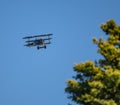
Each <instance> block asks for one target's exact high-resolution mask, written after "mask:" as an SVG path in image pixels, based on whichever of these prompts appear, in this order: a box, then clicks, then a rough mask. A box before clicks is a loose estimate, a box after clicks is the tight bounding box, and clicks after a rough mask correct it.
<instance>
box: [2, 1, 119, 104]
mask: <svg viewBox="0 0 120 105" xmlns="http://www.w3.org/2000/svg"><path fill="white" fill-rule="evenodd" d="M119 5H120V1H119V0H109V1H108V0H99V1H98V0H91V1H88V0H0V105H67V103H69V102H70V100H68V99H67V94H65V92H64V89H65V87H66V83H65V82H66V81H67V80H68V79H71V78H72V76H73V75H74V74H75V73H74V71H73V66H74V63H79V62H85V61H87V60H93V61H94V60H95V59H98V58H100V57H101V56H100V55H99V54H97V47H96V46H95V45H94V44H93V43H92V38H93V37H97V38H100V37H104V33H103V32H102V31H101V29H100V24H101V23H104V22H106V21H108V20H109V19H114V20H115V21H116V23H117V24H119V25H120V14H119V11H120V7H119ZM46 33H53V34H54V35H53V36H52V37H53V39H52V44H51V45H48V46H47V49H41V50H37V49H36V47H33V48H27V47H24V46H23V45H24V40H23V39H22V37H24V36H29V35H30V36H31V35H38V34H46Z"/></svg>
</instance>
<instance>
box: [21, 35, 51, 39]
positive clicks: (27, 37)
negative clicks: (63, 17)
mask: <svg viewBox="0 0 120 105" xmlns="http://www.w3.org/2000/svg"><path fill="white" fill-rule="evenodd" d="M51 35H53V34H43V35H35V36H26V37H23V39H29V38H35V37H44V36H51Z"/></svg>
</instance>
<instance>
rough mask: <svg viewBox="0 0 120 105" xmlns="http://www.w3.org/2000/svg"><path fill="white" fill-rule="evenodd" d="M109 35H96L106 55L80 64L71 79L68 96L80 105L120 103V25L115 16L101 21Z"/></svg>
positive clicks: (67, 88)
mask: <svg viewBox="0 0 120 105" xmlns="http://www.w3.org/2000/svg"><path fill="white" fill-rule="evenodd" d="M101 29H102V30H103V32H105V34H106V35H108V39H107V40H104V39H103V38H100V39H98V40H97V39H96V38H94V39H93V42H94V44H96V45H97V46H98V53H100V54H101V55H102V56H103V58H102V59H99V60H98V61H86V62H85V63H80V64H76V65H75V66H74V68H73V69H74V71H75V72H76V75H75V76H74V77H73V79H72V80H68V81H67V86H66V88H65V92H66V93H68V98H70V99H71V100H72V101H74V102H76V103H77V104H80V105H120V27H119V26H118V25H117V24H116V23H115V21H114V20H109V21H107V22H106V23H105V24H101Z"/></svg>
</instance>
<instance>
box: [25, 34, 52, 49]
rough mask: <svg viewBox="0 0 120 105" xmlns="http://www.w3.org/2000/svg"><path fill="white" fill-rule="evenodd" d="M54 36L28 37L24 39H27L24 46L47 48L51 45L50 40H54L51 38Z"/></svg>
mask: <svg viewBox="0 0 120 105" xmlns="http://www.w3.org/2000/svg"><path fill="white" fill-rule="evenodd" d="M51 35H53V34H43V35H35V36H26V37H23V39H27V40H26V41H25V42H26V43H27V44H25V45H24V46H27V47H33V46H37V49H38V50H39V49H41V48H45V49H46V45H47V44H51V42H50V40H51V39H52V38H51V37H50V36H51Z"/></svg>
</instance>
